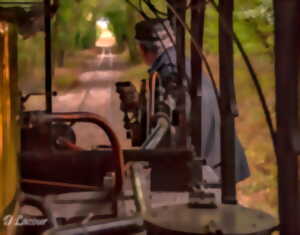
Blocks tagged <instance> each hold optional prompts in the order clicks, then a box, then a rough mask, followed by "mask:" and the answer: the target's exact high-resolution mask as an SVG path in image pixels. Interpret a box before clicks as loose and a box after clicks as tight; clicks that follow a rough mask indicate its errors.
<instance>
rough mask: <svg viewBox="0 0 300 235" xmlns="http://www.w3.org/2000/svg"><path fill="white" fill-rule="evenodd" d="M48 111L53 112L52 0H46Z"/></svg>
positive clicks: (46, 85) (46, 87) (46, 84)
mask: <svg viewBox="0 0 300 235" xmlns="http://www.w3.org/2000/svg"><path fill="white" fill-rule="evenodd" d="M44 14H45V15H44V22H45V90H46V112H48V113H51V112H52V43H51V0H44Z"/></svg>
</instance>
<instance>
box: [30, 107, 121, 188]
mask: <svg viewBox="0 0 300 235" xmlns="http://www.w3.org/2000/svg"><path fill="white" fill-rule="evenodd" d="M29 122H30V123H32V124H44V123H50V122H87V123H93V124H95V125H97V126H98V127H100V128H101V129H103V130H104V132H105V133H106V135H107V137H108V138H109V140H110V142H111V144H112V151H113V157H114V162H115V167H116V188H115V190H116V193H120V192H121V190H122V185H123V182H124V172H125V167H124V156H123V151H122V149H121V144H120V142H119V139H118V137H117V135H116V133H115V132H114V131H113V129H112V128H111V127H110V126H109V124H108V123H107V121H106V120H104V119H103V118H102V117H100V116H99V115H97V114H93V113H86V112H80V113H76V112H75V113H45V112H30V113H29Z"/></svg>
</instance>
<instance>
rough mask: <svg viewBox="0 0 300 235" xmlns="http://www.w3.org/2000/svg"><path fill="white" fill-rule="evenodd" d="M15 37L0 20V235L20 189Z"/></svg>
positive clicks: (3, 230)
mask: <svg viewBox="0 0 300 235" xmlns="http://www.w3.org/2000/svg"><path fill="white" fill-rule="evenodd" d="M16 40H17V38H16V32H14V29H13V27H12V26H10V25H8V24H7V23H3V22H0V234H1V231H2V234H4V233H5V226H4V225H3V216H5V215H7V214H12V213H13V210H14V206H15V199H16V195H17V192H18V188H19V175H18V156H19V149H20V116H19V108H20V104H19V92H18V82H17V72H16V71H17V54H16V52H17V48H16ZM2 234H1V235H2Z"/></svg>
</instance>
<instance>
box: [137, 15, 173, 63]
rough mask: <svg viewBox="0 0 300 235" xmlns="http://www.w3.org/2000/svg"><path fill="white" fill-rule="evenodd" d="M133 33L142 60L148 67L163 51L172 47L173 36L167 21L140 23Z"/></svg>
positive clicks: (158, 20)
mask: <svg viewBox="0 0 300 235" xmlns="http://www.w3.org/2000/svg"><path fill="white" fill-rule="evenodd" d="M135 33H136V34H135V39H136V40H137V41H138V43H139V48H140V52H141V55H142V58H143V60H144V62H145V63H146V64H148V65H152V64H153V62H154V61H155V60H156V58H157V57H158V56H159V55H160V54H161V53H162V52H163V51H164V50H165V49H167V48H169V47H172V46H174V44H173V42H174V41H175V36H174V32H173V30H172V27H171V25H170V22H169V21H168V20H162V19H152V20H145V21H141V22H139V23H137V24H136V26H135ZM170 37H171V38H170Z"/></svg>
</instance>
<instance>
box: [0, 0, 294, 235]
mask: <svg viewBox="0 0 300 235" xmlns="http://www.w3.org/2000/svg"><path fill="white" fill-rule="evenodd" d="M147 2H150V3H151V1H147ZM208 2H211V3H212V4H213V6H215V7H216V9H217V10H218V11H219V13H220V16H221V17H220V78H221V79H220V81H221V82H220V88H221V89H220V94H221V96H220V107H221V111H222V112H221V114H222V128H221V136H222V137H221V138H222V163H221V164H222V182H206V181H205V179H203V174H202V171H203V168H204V167H205V162H204V161H203V159H201V156H199V154H197V153H199V152H201V146H200V147H199V146H197V147H192V146H193V145H194V146H195V145H196V144H195V143H197V141H198V142H199V139H201V135H200V136H199V131H192V132H191V133H190V130H189V128H188V125H189V124H188V122H187V120H185V118H184V116H185V113H184V112H186V110H184V109H180V110H179V111H178V110H176V106H175V107H173V106H171V105H170V104H169V103H168V102H164V94H160V95H159V97H160V98H161V100H159V101H160V102H157V101H156V100H155V99H154V97H157V96H156V95H155V94H154V93H155V89H156V88H157V84H156V80H157V77H156V76H155V75H154V76H153V77H152V78H151V79H149V80H145V81H143V85H142V92H141V94H148V95H149V96H147V97H145V96H143V95H141V97H140V98H139V100H140V103H139V105H140V106H136V102H134V101H135V100H136V99H137V96H136V93H135V92H133V94H135V95H133V96H132V97H129V98H130V99H129V101H128V105H127V106H124V107H122V109H123V111H124V112H125V115H124V116H125V118H124V121H125V124H126V125H125V128H126V129H128V131H129V137H131V138H132V143H133V145H134V146H138V147H139V148H137V149H132V150H124V149H122V148H121V146H120V143H119V140H118V138H117V137H116V134H115V133H114V131H113V130H112V129H111V127H110V126H109V125H108V123H107V122H106V121H105V120H103V119H102V118H101V117H99V116H98V115H95V114H92V113H81V112H78V113H53V112H52V95H53V91H52V86H51V73H52V59H51V17H52V16H53V14H54V13H53V12H55V10H56V9H57V7H58V6H59V5H58V3H59V1H53V2H52V1H50V0H44V2H39V3H38V4H40V5H41V6H43V8H41V9H43V10H44V13H45V14H44V28H43V29H44V30H45V35H46V37H45V58H46V60H45V65H46V67H45V68H46V73H45V75H46V76H45V88H46V92H45V97H46V110H45V111H40V112H22V113H21V115H22V120H23V126H22V152H21V171H22V172H21V173H22V187H21V189H22V191H23V193H21V194H20V196H19V201H20V203H21V205H22V206H28V205H30V206H33V207H36V208H38V209H39V210H40V211H41V212H42V215H39V216H37V217H36V218H47V219H48V223H47V224H46V225H45V226H41V227H38V228H37V227H30V226H29V227H28V228H25V229H24V231H23V234H44V235H68V234H70V235H71V234H72V235H73V234H74V235H77V234H78V235H79V234H122V235H124V234H145V233H148V234H151V235H164V234H224V235H225V234H226V235H229V234H230V235H235V234H253V235H254V234H271V233H272V232H273V231H275V230H277V229H278V223H277V222H276V220H275V219H274V218H273V217H271V216H270V215H267V214H265V213H263V212H260V211H257V210H253V209H249V208H245V207H242V206H240V205H238V203H237V201H236V188H235V174H234V172H235V171H234V165H235V163H234V157H233V155H234V154H233V153H234V117H235V115H236V107H235V97H234V89H233V69H234V67H233V39H235V40H237V38H236V36H235V34H234V33H233V28H232V25H233V18H232V13H233V0H226V1H225V0H220V1H219V5H216V4H215V2H214V1H213V0H211V1H208ZM208 2H207V1H204V0H192V1H190V4H191V6H192V10H191V15H192V18H191V19H192V22H198V24H193V23H192V24H191V25H192V28H191V29H189V28H188V26H187V25H186V24H185V9H186V8H187V6H188V4H187V1H186V0H176V1H173V0H168V1H167V5H168V14H169V17H170V18H171V19H173V21H174V25H175V29H176V42H177V43H176V45H177V56H178V58H177V61H178V74H179V75H178V76H179V77H184V76H185V74H184V71H185V68H184V64H185V61H184V60H185V56H184V55H185V46H184V45H185V32H186V31H189V32H190V33H191V36H192V40H191V41H192V53H191V55H192V61H191V65H192V81H191V82H192V85H191V87H192V88H193V87H198V84H199V83H201V76H202V69H201V68H202V67H201V66H200V67H199V65H201V64H202V63H204V65H205V66H206V67H207V69H208V72H209V74H210V75H211V76H212V74H211V71H210V69H209V66H208V65H207V62H206V60H205V57H203V54H202V50H201V48H202V43H203V28H204V12H205V11H204V10H205V5H206V4H207V3H208ZM274 2H275V22H276V48H275V49H276V79H277V80H276V81H277V84H278V86H279V85H282V86H283V87H286V88H287V89H285V90H284V89H283V90H284V91H281V90H280V89H279V88H278V89H277V98H278V100H277V101H278V102H277V127H278V128H277V134H276V153H277V157H278V160H279V161H278V162H279V192H280V193H279V199H280V226H279V228H280V231H281V234H284V235H292V234H293V235H294V234H299V233H300V228H299V225H298V222H297V221H299V218H300V217H299V210H298V209H299V193H298V191H297V190H299V189H298V187H299V186H297V176H298V175H297V163H296V162H297V159H296V155H297V154H296V153H298V149H297V148H296V147H295V146H297V144H296V141H295V140H296V139H297V135H296V134H295V133H294V132H293V130H294V129H293V127H295V126H297V125H296V124H295V123H294V124H295V125H293V123H292V122H289V120H288V119H287V116H284V117H283V116H282V113H284V112H285V111H291V113H293V114H294V115H295V117H296V116H297V114H296V113H295V112H292V110H293V108H295V109H296V110H297V108H296V106H295V104H296V103H297V102H296V101H297V99H296V97H295V94H296V93H297V92H296V91H295V89H296V87H297V86H296V85H295V83H296V81H297V72H298V71H296V70H297V66H298V61H299V58H298V56H299V55H298V54H299V53H298V54H296V53H295V52H297V51H296V50H294V51H293V48H292V45H295V44H296V42H298V41H299V40H298V39H299V38H298V35H297V33H296V31H293V30H290V27H284V26H286V25H288V24H293V23H295V22H299V21H298V20H299V16H298V12H297V11H296V9H299V3H297V1H296V0H290V1H286V2H281V1H279V0H278V1H276V0H275V1H274ZM0 4H3V3H2V2H0ZM6 4H9V3H6ZM19 4H21V5H22V4H23V3H19ZM26 4H28V3H26ZM35 4H36V3H35ZM74 4H76V3H74ZM152 6H153V5H152ZM152 9H153V8H152ZM286 9H288V10H289V11H290V13H288V12H286V11H288V10H286ZM24 17H25V18H24V20H26V15H24ZM0 18H1V15H0ZM30 19H32V18H30ZM2 20H3V19H2ZM4 20H5V19H4ZM6 21H9V20H7V19H6ZM9 22H10V23H11V21H9ZM13 23H16V22H15V21H13ZM296 39H297V40H296ZM237 42H239V41H238V40H237ZM238 46H239V47H241V45H240V44H238ZM284 50H286V51H287V52H288V53H291V55H293V56H292V57H290V58H287V57H285V54H284V53H285V52H284ZM244 56H245V58H246V62H248V66H249V67H250V72H251V73H252V75H254V78H256V77H255V73H254V71H253V70H252V67H251V64H249V60H247V56H246V55H245V54H244ZM285 74H288V75H289V77H290V78H291V79H290V81H289V82H287V80H286V79H285V76H284V75H285ZM147 83H148V85H147ZM147 87H148V88H149V87H150V89H148V88H147ZM117 89H118V92H119V93H120V96H121V98H122V92H123V91H124V90H126V89H127V90H133V91H134V89H135V88H134V87H133V86H132V84H130V83H118V84H117ZM289 90H293V91H295V92H294V93H292V92H291V93H289V92H288V91H289ZM196 93H197V91H196V90H195V89H192V90H191V94H190V95H191V100H192V106H191V107H192V112H193V111H195V109H194V108H195V106H196V104H194V103H193V97H195V96H196ZM285 96H287V97H288V99H289V100H288V101H289V102H288V105H287V104H286V102H285V101H286V100H285V98H284V97H285ZM125 98H128V97H125ZM23 101H26V98H24V100H23ZM131 101H132V102H131ZM158 103H159V105H158ZM197 105H198V104H197ZM141 107H142V108H141ZM198 111H199V110H198ZM182 112H183V114H182ZM267 114H268V113H267ZM198 118H201V113H200V114H198ZM267 120H268V121H270V119H269V116H268V115H267ZM295 120H298V119H297V118H294V119H293V121H295ZM194 121H195V119H192V120H191V122H194ZM196 121H197V120H196ZM76 122H86V123H92V124H96V125H97V126H98V127H99V128H101V129H103V130H104V131H105V133H106V134H107V136H108V138H109V140H110V142H111V147H110V148H109V149H106V150H93V151H86V150H84V149H82V148H80V147H78V146H77V145H76V135H75V133H74V131H73V130H72V124H74V123H76ZM198 122H199V119H198ZM287 123H291V124H287ZM269 124H270V122H269ZM286 125H288V126H287V128H285V127H286ZM271 126H272V123H271ZM199 128H200V130H201V127H199ZM202 128H203V127H202ZM174 129H175V135H176V131H178V132H179V133H180V138H178V139H176V141H177V140H178V143H180V144H179V145H178V146H179V147H177V148H172V147H170V146H174V143H175V145H176V141H174V138H175V135H174ZM200 133H201V131H200ZM271 133H272V134H274V129H272V128H271ZM273 137H274V136H273ZM32 138H34V139H35V140H36V141H37V142H36V143H35V144H32V142H31V139H32ZM295 138H296V139H295ZM163 141H166V142H163ZM289 141H292V142H289ZM290 143H292V144H294V145H292V147H293V151H291V149H290V148H291V145H290ZM158 147H161V148H158ZM199 148H200V151H199ZM294 150H295V151H294ZM296 150H297V151H296ZM285 157H288V159H286V158H285ZM145 162H147V164H146V165H145ZM150 168H151V171H152V172H151V190H150V191H149V189H147V187H146V185H147V182H149V181H147V179H145V172H149V169H150ZM220 184H221V189H222V190H221V193H222V203H217V202H216V195H215V194H214V193H213V192H212V191H211V190H210V189H214V188H216V187H218V186H219V185H220ZM124 185H125V186H124ZM161 191H164V192H185V193H186V199H185V202H181V203H177V205H166V206H161V207H157V208H151V207H152V205H153V203H154V204H155V199H153V198H152V199H151V197H150V193H151V194H152V197H155V195H156V193H157V192H161ZM288 197H291V200H287V198H288ZM167 200H170V199H167ZM171 200H172V199H171ZM132 202H134V204H132ZM289 213H290V215H289ZM24 216H29V215H24ZM21 232H22V231H21Z"/></svg>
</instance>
